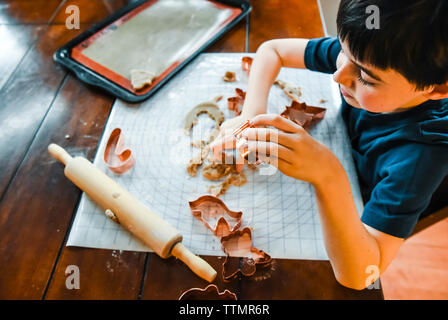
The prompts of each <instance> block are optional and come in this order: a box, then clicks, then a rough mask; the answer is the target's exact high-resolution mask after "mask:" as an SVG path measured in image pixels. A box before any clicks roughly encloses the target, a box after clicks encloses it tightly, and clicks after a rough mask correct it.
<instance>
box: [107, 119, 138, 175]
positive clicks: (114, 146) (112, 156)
mask: <svg viewBox="0 0 448 320" xmlns="http://www.w3.org/2000/svg"><path fill="white" fill-rule="evenodd" d="M123 149H124V137H123V134H122V132H121V129H120V128H115V129H114V130H113V131H112V132H111V134H110V136H109V139H108V140H107V144H106V148H105V149H104V157H103V159H104V163H105V164H106V166H107V167H108V168H109V169H110V170H111V171H112V172H114V173H117V174H122V173H125V172H126V171H128V170H129V169H131V168H132V166H133V165H134V162H135V160H134V156H133V155H132V152H131V150H130V149H126V150H123Z"/></svg>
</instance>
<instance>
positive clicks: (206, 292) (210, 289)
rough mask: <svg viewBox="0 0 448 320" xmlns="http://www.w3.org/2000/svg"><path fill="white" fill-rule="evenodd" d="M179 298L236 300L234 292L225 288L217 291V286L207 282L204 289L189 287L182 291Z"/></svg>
mask: <svg viewBox="0 0 448 320" xmlns="http://www.w3.org/2000/svg"><path fill="white" fill-rule="evenodd" d="M179 300H237V298H236V294H234V293H233V292H230V291H229V290H227V289H225V290H224V291H223V292H219V290H218V287H217V286H216V285H214V284H209V285H208V286H207V287H205V288H204V289H201V288H191V289H188V290H187V291H185V292H184V293H182V294H181V295H180V297H179Z"/></svg>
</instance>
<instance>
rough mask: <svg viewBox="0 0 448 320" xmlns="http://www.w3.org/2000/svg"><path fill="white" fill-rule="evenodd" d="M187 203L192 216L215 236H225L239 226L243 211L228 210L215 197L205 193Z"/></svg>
mask: <svg viewBox="0 0 448 320" xmlns="http://www.w3.org/2000/svg"><path fill="white" fill-rule="evenodd" d="M189 204H190V210H191V213H192V214H193V216H194V217H195V218H197V219H199V220H201V221H202V222H203V223H204V225H205V226H206V227H207V228H208V229H210V230H211V231H212V232H213V234H214V235H215V236H217V237H223V236H227V235H229V234H231V233H232V232H235V230H237V229H238V228H239V227H240V226H241V222H242V215H243V213H242V212H241V211H232V210H229V209H228V208H227V206H226V205H225V204H224V202H223V201H222V200H221V199H219V198H217V197H214V196H211V195H205V196H202V197H199V198H198V199H196V200H194V201H190V202H189Z"/></svg>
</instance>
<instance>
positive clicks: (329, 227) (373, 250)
mask: <svg viewBox="0 0 448 320" xmlns="http://www.w3.org/2000/svg"><path fill="white" fill-rule="evenodd" d="M251 124H253V125H255V126H257V127H258V128H249V129H246V130H245V131H244V132H243V136H244V137H245V138H246V139H247V140H248V146H247V147H248V150H249V151H251V152H256V153H257V155H258V158H259V159H260V160H262V161H265V162H267V163H271V164H273V165H275V166H276V167H277V168H278V169H279V170H280V171H281V172H283V173H284V174H286V175H287V176H290V177H292V178H295V179H299V180H303V181H307V182H310V183H311V184H313V186H314V189H315V193H316V199H317V203H318V207H319V214H320V220H321V225H322V230H323V235H324V241H325V247H326V250H327V253H328V256H329V258H330V263H331V265H332V267H333V271H334V274H335V276H336V279H337V280H338V282H339V283H341V284H343V285H344V286H347V287H350V288H353V289H359V290H360V289H364V288H365V287H366V286H368V285H370V284H371V283H367V280H370V279H372V276H376V277H378V276H379V275H380V274H381V272H382V271H384V270H385V269H386V267H387V266H388V265H389V263H390V262H391V261H392V259H393V257H394V256H395V255H396V253H397V251H398V249H399V248H400V246H401V244H402V243H403V241H404V239H401V238H396V237H393V236H390V235H387V234H385V233H383V232H380V231H378V230H375V229H373V228H371V227H368V226H366V225H364V224H363V223H362V221H361V219H360V217H359V214H358V211H357V209H356V206H355V202H354V200H353V195H352V192H351V187H350V182H349V180H348V177H347V174H346V172H345V170H344V168H343V166H342V165H341V163H340V162H339V160H338V158H337V157H336V156H335V155H334V154H333V153H332V152H331V150H330V149H328V147H326V146H325V145H323V144H321V143H320V142H318V141H316V140H315V139H313V138H312V137H311V136H310V135H309V134H308V133H307V132H306V131H305V130H304V129H303V128H302V127H301V126H299V125H297V124H295V123H294V122H292V121H289V120H287V119H285V118H283V117H281V116H279V115H275V114H262V115H258V116H256V117H255V118H253V119H252V120H251ZM261 126H272V127H274V128H276V129H279V131H276V130H275V129H270V128H260V127H261ZM260 135H261V136H262V137H266V140H264V141H259V140H258V138H257V137H259V136H260ZM266 152H268V154H269V156H268V155H267V153H266ZM273 155H275V156H273ZM375 271H377V272H375ZM373 280H376V279H373Z"/></svg>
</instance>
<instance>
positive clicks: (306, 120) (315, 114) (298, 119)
mask: <svg viewBox="0 0 448 320" xmlns="http://www.w3.org/2000/svg"><path fill="white" fill-rule="evenodd" d="M325 112H326V109H325V108H320V107H313V106H309V105H307V104H306V103H301V102H297V101H292V103H291V105H290V106H287V107H286V109H285V110H284V111H283V112H282V113H281V114H280V115H281V116H282V117H284V118H287V119H289V120H291V121H293V122H295V123H297V124H298V125H300V126H302V127H304V128H308V127H310V126H311V125H312V124H314V123H316V122H318V121H320V120H322V119H323V118H324V116H325Z"/></svg>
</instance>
